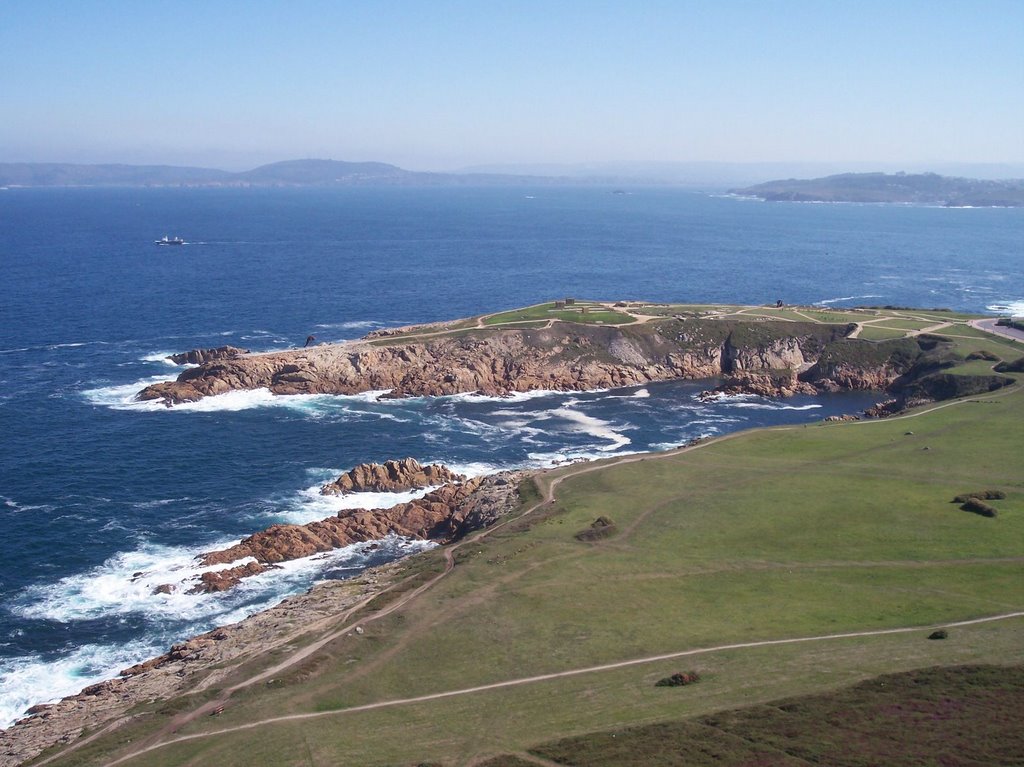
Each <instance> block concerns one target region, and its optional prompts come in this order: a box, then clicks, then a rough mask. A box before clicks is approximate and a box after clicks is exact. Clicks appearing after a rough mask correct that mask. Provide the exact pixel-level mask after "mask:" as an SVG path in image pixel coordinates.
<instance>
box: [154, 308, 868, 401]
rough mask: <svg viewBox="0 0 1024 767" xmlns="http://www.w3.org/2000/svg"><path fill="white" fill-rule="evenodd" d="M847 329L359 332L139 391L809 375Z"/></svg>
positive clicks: (655, 326) (664, 325)
mask: <svg viewBox="0 0 1024 767" xmlns="http://www.w3.org/2000/svg"><path fill="white" fill-rule="evenodd" d="M852 327H853V326H851V325H824V324H819V323H810V322H808V323H799V322H789V323H766V322H738V321H722V320H717V321H701V320H696V319H675V318H666V319H663V320H658V321H652V322H646V323H642V324H635V325H626V326H618V327H613V326H600V325H582V324H576V323H567V322H555V323H553V324H552V325H551V326H550V327H545V328H536V329H528V328H499V329H489V328H480V329H473V330H468V331H457V332H452V333H449V334H442V335H437V336H434V337H427V338H423V339H421V340H402V339H400V338H395V339H383V340H367V339H364V340H362V341H357V342H350V343H343V344H324V345H321V346H317V347H312V348H308V349H302V350H295V351H287V352H277V353H270V354H258V355H243V356H239V357H236V358H233V359H217V360H212V361H209V362H205V363H203V364H201V365H200V366H199V367H197V368H192V369H190V370H186V371H184V372H183V373H182V374H181V375H180V376H178V378H177V380H175V381H168V382H164V383H158V384H154V385H152V386H148V387H146V388H145V389H144V390H143V391H142V392H140V393H139V395H138V396H139V399H141V400H161V401H163V402H164V403H165V404H167V405H168V406H173V405H175V404H178V403H182V402H193V401H196V400H198V399H201V398H203V397H208V396H212V395H217V394H223V393H225V392H229V391H236V390H245V389H260V388H265V389H268V390H270V391H271V392H273V393H274V394H279V395H289V394H349V395H350V394H359V393H362V392H367V391H387V392H388V393H387V395H386V396H388V397H406V396H424V395H427V396H431V395H445V394H460V393H473V392H475V393H479V394H483V395H491V396H501V395H507V394H509V393H512V392H523V391H531V390H536V389H547V390H556V391H584V390H588V389H602V388H616V387H623V386H631V385H637V384H644V383H649V382H651V381H664V380H670V379H678V378H687V379H694V378H711V377H716V376H723V375H732V374H736V373H742V372H768V371H777V370H789V371H794V372H795V373H799V374H801V380H807V379H805V378H804V375H803V374H805V373H807V372H808V371H811V370H812V368H814V366H815V364H816V362H817V360H818V359H819V358H820V356H821V354H822V352H823V351H824V350H825V349H827V348H829V347H830V346H832V345H834V344H836V343H837V342H838V341H840V340H841V339H844V338H845V336H847V335H848V334H849V333H850V332H851V330H852ZM810 382H811V383H814V381H810Z"/></svg>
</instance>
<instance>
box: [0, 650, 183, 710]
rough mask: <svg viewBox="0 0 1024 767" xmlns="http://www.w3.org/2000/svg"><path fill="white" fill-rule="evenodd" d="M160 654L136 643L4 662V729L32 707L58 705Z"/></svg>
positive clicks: (0, 675) (0, 698) (0, 684)
mask: <svg viewBox="0 0 1024 767" xmlns="http://www.w3.org/2000/svg"><path fill="white" fill-rule="evenodd" d="M160 652H163V649H162V648H161V647H159V646H158V645H154V644H149V643H146V642H132V643H127V644H124V643H119V644H111V645H95V644H89V645H83V646H81V647H79V648H77V649H75V650H74V651H73V652H72V653H70V654H68V655H66V656H64V657H62V658H53V659H48V658H43V657H41V656H38V655H31V656H21V657H14V658H4V659H3V660H0V727H7V726H9V725H11V724H13V723H14V721H15V720H16V719H19V718H20V717H22V716H24V714H25V709H26V708H28V707H29V706H32V705H35V704H37V703H56V702H57V701H58V700H60V699H61V698H63V697H64V696H66V695H74V694H75V693H77V692H79V691H81V689H82V688H83V687H87V686H88V685H90V684H94V683H96V682H100V681H102V680H104V679H110V678H111V677H114V676H117V673H118V671H120V670H121V669H123V668H125V667H126V666H130V665H132V664H134V663H138V662H139V661H140V660H144V659H146V658H148V657H151V656H154V655H158V654H159V653H160Z"/></svg>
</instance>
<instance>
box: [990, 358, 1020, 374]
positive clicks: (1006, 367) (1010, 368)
mask: <svg viewBox="0 0 1024 767" xmlns="http://www.w3.org/2000/svg"><path fill="white" fill-rule="evenodd" d="M994 370H995V371H996V372H997V373H1024V357H1018V358H1017V359H1015V360H1014V361H1013V362H1000V363H999V364H998V365H996V366H995V368H994Z"/></svg>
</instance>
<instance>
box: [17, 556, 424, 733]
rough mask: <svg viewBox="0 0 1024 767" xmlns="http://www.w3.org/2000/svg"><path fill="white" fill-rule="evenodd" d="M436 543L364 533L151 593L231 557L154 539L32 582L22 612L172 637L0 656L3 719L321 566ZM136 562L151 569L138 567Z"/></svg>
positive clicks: (258, 606) (234, 613)
mask: <svg viewBox="0 0 1024 767" xmlns="http://www.w3.org/2000/svg"><path fill="white" fill-rule="evenodd" d="M216 545H217V544H213V545H211V547H208V548H206V549H205V550H209V548H213V547H215V546H216ZM435 545H436V544H435V543H433V542H432V541H419V540H409V539H405V538H399V537H398V536H388V537H387V538H384V539H382V540H379V541H364V542H362V543H356V544H353V545H352V546H345V547H342V548H339V549H335V550H333V551H329V552H324V553H321V554H314V555H313V556H310V557H305V558H303V559H296V560H292V561H291V562H283V563H281V565H280V566H279V567H277V568H275V569H273V570H270V571H268V572H266V573H263V574H261V575H257V576H254V577H251V578H246V579H245V580H243V581H242V582H241V583H240V584H239V585H238V586H236V587H235V588H234V589H232V590H231V591H229V592H225V593H223V594H187V593H185V589H179V590H178V591H176V592H174V593H171V594H153V593H152V589H153V588H155V586H157V585H160V583H168V582H174V583H180V579H181V578H182V576H183V575H185V574H188V573H193V574H195V573H198V572H202V571H207V570H216V569H223V568H224V567H228V566H230V565H219V566H217V567H209V568H198V567H196V566H195V562H194V556H195V555H196V554H197V553H198V551H189V550H186V549H184V548H174V547H160V546H149V547H143V548H141V549H139V550H137V551H133V552H124V553H121V554H118V555H116V556H114V557H111V558H110V559H108V560H107V561H106V562H104V563H103V564H102V565H100V566H99V567H97V568H93V569H91V570H89V571H87V572H85V573H82V574H79V575H76V576H69V577H67V578H62V579H61V580H60V581H58V582H57V583H55V584H52V585H50V586H43V587H32V588H30V589H27V590H26V592H25V593H24V594H23V595H21V597H20V598H19V601H24V600H25V599H30V600H34V601H33V602H31V603H30V604H28V605H19V606H17V607H16V608H15V610H14V611H15V612H16V613H17V614H19V615H23V616H25V617H42V618H48V619H50V620H56V621H61V622H67V621H71V620H81V619H88V618H95V617H99V616H102V615H111V614H113V615H125V614H128V613H140V614H144V615H145V616H146V618H147V619H150V620H153V621H155V622H156V623H157V624H160V625H163V626H165V627H166V628H165V631H164V632H163V633H164V635H165V637H167V638H165V639H164V640H163V643H160V640H154V641H149V642H146V641H139V642H132V643H128V644H121V643H119V644H112V645H83V646H82V647H79V648H77V649H75V650H74V651H73V652H71V653H70V654H69V655H66V656H64V657H62V658H58V659H45V658H43V657H41V656H22V657H17V658H9V659H6V660H2V661H0V727H6V726H8V725H10V724H11V723H12V722H13V721H14V720H15V719H17V718H19V717H20V716H22V715H23V714H24V711H25V708H26V707H28V706H30V705H33V704H35V703H41V702H56V701H57V700H59V699H60V698H62V697H64V696H66V695H73V694H75V693H77V692H79V691H80V690H81V689H82V688H83V687H86V686H88V685H90V684H93V683H95V682H99V681H102V680H104V679H110V678H112V677H114V676H117V674H118V672H119V671H120V670H121V669H123V668H125V667H127V666H130V665H133V664H135V663H139V662H141V661H143V660H146V659H148V658H151V657H154V656H156V655H159V654H160V653H162V652H164V651H165V650H166V646H167V644H170V643H171V642H173V641H180V640H182V639H185V638H186V637H189V636H194V635H195V634H199V633H202V632H204V631H209V630H210V629H212V628H214V627H215V626H224V625H229V624H231V623H236V622H238V621H240V620H242V619H244V618H246V617H248V616H250V615H252V614H254V613H257V612H260V611H262V610H266V609H268V608H270V607H272V606H273V605H275V604H277V603H278V602H279V601H281V599H283V598H284V597H285V596H287V595H289V594H294V593H296V592H298V591H301V590H305V589H306V588H308V585H309V582H310V580H313V579H315V578H316V576H317V574H318V573H320V572H323V571H325V570H329V569H334V570H358V569H361V568H362V567H363V566H364V564H365V563H366V562H367V561H368V559H369V558H370V557H371V556H373V555H374V553H375V552H378V551H379V550H381V549H384V550H385V551H386V552H387V554H388V556H391V555H393V556H394V557H395V558H397V557H399V556H405V555H408V554H414V553H417V552H420V551H425V550H427V549H430V548H433V547H434V546H435ZM232 564H235V563H232ZM135 568H146V569H143V570H141V571H140V570H137V569H135ZM175 579H178V580H175ZM175 626H176V627H177V630H175V628H174V627H175ZM179 632H180V633H179Z"/></svg>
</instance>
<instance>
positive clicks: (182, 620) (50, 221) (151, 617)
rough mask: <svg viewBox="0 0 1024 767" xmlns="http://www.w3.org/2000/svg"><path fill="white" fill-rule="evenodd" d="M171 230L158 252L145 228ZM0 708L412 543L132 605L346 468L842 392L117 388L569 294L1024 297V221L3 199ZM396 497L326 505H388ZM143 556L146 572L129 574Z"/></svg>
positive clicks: (877, 211)
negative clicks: (219, 393)
mask: <svg viewBox="0 0 1024 767" xmlns="http://www.w3.org/2000/svg"><path fill="white" fill-rule="evenodd" d="M164 234H168V235H180V236H182V237H184V238H185V239H186V240H187V241H188V242H189V244H188V245H186V246H183V247H178V248H167V247H156V246H155V245H153V241H154V240H155V239H157V238H158V237H160V236H162V235H164ZM0 276H2V279H0V423H2V427H3V440H2V442H0V525H2V528H0V529H2V532H3V537H4V541H5V544H6V545H5V550H4V557H3V558H2V559H0V675H2V676H0V726H4V725H5V724H6V723H8V722H10V721H11V720H12V719H14V718H16V717H17V716H18V715H19V714H20V712H22V711H23V710H24V709H25V707H26V706H28V705H30V704H32V703H37V702H41V701H43V700H48V699H53V698H54V697H59V696H61V695H65V694H69V693H72V692H76V691H77V690H78V689H79V688H81V687H82V686H84V685H85V684H88V683H90V682H92V681H94V680H96V679H99V678H104V677H106V676H109V675H111V674H112V673H115V672H116V671H117V670H118V669H120V668H123V667H124V666H127V665H129V664H131V663H133V662H136V661H139V660H141V659H143V658H146V657H149V656H151V655H153V654H155V653H158V652H161V651H163V650H164V649H165V648H166V647H167V645H169V644H170V643H171V642H174V641H177V640H180V639H182V638H184V637H186V636H188V635H191V634H194V633H197V632H199V631H203V630H207V629H209V628H211V627H213V626H215V625H218V624H223V623H226V622H230V621H234V620H237V619H240V618H241V617H244V616H245V615H247V614H249V613H251V612H252V611H254V610H256V609H259V608H260V607H264V606H268V605H270V604H273V603H275V602H276V601H278V600H279V599H280V598H281V597H282V596H284V595H285V594H287V593H294V592H295V591H300V590H303V589H305V588H307V587H308V586H309V584H310V583H312V582H313V581H314V580H315V579H317V578H321V577H325V576H330V577H343V576H344V575H345V574H350V573H353V572H358V571H359V570H360V569H361V568H363V567H365V566H366V565H367V564H370V563H372V562H374V561H380V560H381V559H382V558H387V557H393V556H396V555H398V554H400V553H402V552H404V551H409V550H415V549H416V548H417V547H421V546H422V544H415V543H410V542H404V541H399V540H395V541H390V542H389V543H388V545H387V546H386V547H385V548H384V549H383V550H378V551H370V550H369V549H368V548H367V547H354V548H352V549H348V550H343V551H340V552H338V553H337V554H335V555H333V556H331V557H327V558H324V559H318V560H312V561H308V562H299V563H295V564H293V565H292V566H290V567H288V568H286V569H285V570H284V571H279V572H275V573H272V574H269V575H267V576H261V577H260V578H255V579H251V580H250V581H249V582H248V583H247V584H246V585H245V586H243V587H242V588H240V589H238V590H236V591H235V592H233V593H230V594H227V595H215V596H209V595H207V596H188V595H185V594H172V595H159V596H154V595H153V594H152V593H151V592H152V589H153V587H154V585H156V584H159V583H161V582H164V581H166V580H168V579H170V578H171V577H173V576H175V575H177V576H178V579H180V576H181V574H182V573H187V572H189V571H190V569H191V568H192V567H193V563H192V559H193V557H194V556H195V554H197V553H198V552H201V551H204V550H207V549H209V548H211V547H213V546H216V545H218V544H221V543H224V542H228V541H233V540H237V539H238V538H240V537H241V536H243V535H246V534H248V533H250V532H253V531H254V530H256V529H259V528H262V527H265V526H266V525H268V524H270V523H272V522H276V521H297V522H304V521H308V520H312V519H317V518H321V517H324V516H327V515H329V514H331V513H333V511H335V510H337V509H338V508H340V504H341V503H342V502H341V501H339V500H337V499H325V498H322V497H320V496H319V495H317V493H316V488H317V487H318V485H319V484H320V483H321V482H323V481H324V480H326V479H328V478H330V477H332V476H333V475H336V474H337V473H339V472H341V471H343V470H346V469H348V468H350V467H352V466H354V465H355V464H357V463H360V462H362V461H370V460H377V461H379V460H384V459H387V458H399V457H405V456H407V455H411V456H414V457H416V458H418V459H420V460H423V461H444V462H446V463H448V464H449V465H453V466H456V467H462V468H464V469H465V470H468V471H472V472H484V471H489V470H493V469H497V468H505V467H518V466H541V465H549V464H551V463H552V462H554V461H557V460H564V459H566V458H574V457H588V456H596V455H600V456H606V455H610V454H613V453H616V452H629V451H642V450H651V449H658V448H664V447H667V446H669V445H675V444H678V443H680V442H682V441H685V440H687V439H689V438H691V437H694V436H698V435H700V434H715V433H722V432H726V431H729V430H734V429H737V428H745V427H748V426H752V425H759V424H774V423H786V422H802V421H811V420H818V419H820V418H822V417H824V416H826V415H829V414H831V413H841V412H851V411H854V410H857V409H860V408H863V407H864V406H865V405H866V404H868V403H869V402H871V401H873V400H874V398H873V397H870V396H863V395H857V396H854V395H836V396H830V397H798V398H794V399H791V400H787V401H785V402H773V401H767V400H758V399H749V398H748V399H736V400H729V401H723V402H718V403H712V404H709V403H701V402H699V401H698V400H697V399H696V396H695V395H696V393H697V392H698V391H700V390H701V389H702V388H707V386H706V385H702V384H700V383H664V384H658V385H651V386H647V387H643V388H634V389H630V390H625V391H613V392H595V393H589V394H541V395H532V396H521V397H516V398H513V399H510V400H488V399H479V398H473V397H468V396H460V397H446V398H438V399H411V400H404V401H397V402H386V403H378V402H376V401H374V400H373V399H372V398H371V397H366V396H362V397H302V398H277V399H275V398H273V397H271V396H270V395H268V394H265V393H261V392H254V393H241V394H232V395H226V396H224V397H220V398H215V399H210V400H204V401H203V402H201V403H198V404H196V405H193V406H188V407H182V408H175V409H173V410H166V409H165V408H163V407H160V406H155V405H137V404H133V403H132V400H131V397H132V395H133V394H134V392H136V391H137V390H138V389H140V388H141V387H142V386H143V385H144V384H145V383H146V382H148V381H151V380H161V379H166V378H171V377H173V376H175V375H176V374H177V372H179V371H178V369H177V368H175V367H173V366H171V365H169V364H168V363H167V362H166V361H164V360H163V357H164V356H165V355H166V354H168V353H171V352H175V351H181V350H185V349H190V348H194V347H207V346H216V345H221V344H225V343H230V344H234V345H238V346H243V347H246V348H250V349H253V350H267V349H277V348H286V347H289V346H292V345H296V344H300V345H301V343H302V342H303V341H304V339H305V338H306V336H307V335H308V334H310V333H313V334H315V335H316V336H317V338H318V340H320V341H332V340H338V339H345V338H354V337H357V336H360V335H362V334H363V333H365V332H367V331H368V330H370V329H372V328H376V327H380V326H384V325H392V324H405V323H410V322H424V321H431V320H442V319H450V318H455V317H460V316H466V315H471V314H477V313H481V312H485V311H494V310H498V309H503V308H509V307H514V306H520V305H524V304H529V303H534V302H538V301H542V300H548V299H552V298H557V297H561V296H565V295H573V296H581V297H592V298H616V299H617V298H646V299H654V300H673V301H692V302H702V301H728V302H733V303H764V302H774V301H775V300H776V299H783V300H785V301H786V302H792V303H822V304H826V305H857V304H900V305H917V306H926V307H949V308H953V309H964V310H972V311H981V312H984V311H992V312H999V311H1007V310H1010V309H1012V310H1015V311H1017V312H1020V311H1024V211H1022V210H1000V209H996V210H987V209H986V210H981V209H978V210H973V209H968V210H945V209H939V208H923V207H898V206H858V205H806V204H805V205H800V204H766V203H757V202H752V201H744V200H736V199H730V198H720V197H709V196H705V195H700V194H692V193H684V192H680V191H675V190H670V189H636V190H632V192H631V193H630V194H612V192H611V190H608V189H584V188H538V189H535V190H524V189H521V188H520V189H382V190H377V189H338V190H288V189H281V190H213V189H200V190H177V189H175V190H166V189H151V190H150V189H146V190H128V189H125V190H99V189H71V190H29V189H10V190H0ZM395 500H396V498H394V497H387V498H384V497H379V498H369V499H366V498H363V499H357V500H356V501H348V503H358V504H359V505H390V504H391V503H393V502H394V501H395ZM137 574H139V575H137Z"/></svg>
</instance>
